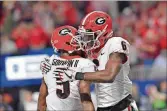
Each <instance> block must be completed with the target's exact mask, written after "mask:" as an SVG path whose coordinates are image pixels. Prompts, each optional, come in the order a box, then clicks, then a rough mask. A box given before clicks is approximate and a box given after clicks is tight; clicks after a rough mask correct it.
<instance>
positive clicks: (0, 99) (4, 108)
mask: <svg viewBox="0 0 167 111" xmlns="http://www.w3.org/2000/svg"><path fill="white" fill-rule="evenodd" d="M0 111H13V109H12V107H11V106H10V105H8V104H6V103H5V102H4V96H3V95H1V94H0Z"/></svg>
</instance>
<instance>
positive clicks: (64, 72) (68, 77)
mask: <svg viewBox="0 0 167 111" xmlns="http://www.w3.org/2000/svg"><path fill="white" fill-rule="evenodd" d="M64 73H65V74H66V76H67V77H68V78H70V79H72V75H71V76H69V75H68V74H67V73H66V72H64Z"/></svg>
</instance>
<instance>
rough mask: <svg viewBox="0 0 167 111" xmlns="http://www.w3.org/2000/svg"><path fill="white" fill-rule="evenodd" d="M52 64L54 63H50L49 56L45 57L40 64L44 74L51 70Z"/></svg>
mask: <svg viewBox="0 0 167 111" xmlns="http://www.w3.org/2000/svg"><path fill="white" fill-rule="evenodd" d="M51 66H52V65H51V64H50V63H49V57H46V58H44V60H43V61H41V64H40V70H41V71H42V74H47V73H48V72H49V71H50V70H51Z"/></svg>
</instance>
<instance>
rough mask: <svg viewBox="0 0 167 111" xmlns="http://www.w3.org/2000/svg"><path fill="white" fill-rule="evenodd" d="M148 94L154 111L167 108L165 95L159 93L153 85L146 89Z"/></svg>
mask: <svg viewBox="0 0 167 111" xmlns="http://www.w3.org/2000/svg"><path fill="white" fill-rule="evenodd" d="M148 94H149V98H150V101H151V102H152V105H153V109H154V110H162V109H166V108H167V106H166V96H167V95H166V94H164V93H161V92H159V91H158V90H157V87H156V86H155V85H151V86H149V87H148Z"/></svg>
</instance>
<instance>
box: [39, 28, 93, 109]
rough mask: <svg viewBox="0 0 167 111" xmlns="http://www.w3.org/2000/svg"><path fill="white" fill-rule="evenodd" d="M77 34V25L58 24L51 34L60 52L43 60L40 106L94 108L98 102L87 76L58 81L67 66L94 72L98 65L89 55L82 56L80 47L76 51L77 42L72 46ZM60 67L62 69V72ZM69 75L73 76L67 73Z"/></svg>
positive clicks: (42, 107) (49, 107) (78, 70)
mask: <svg viewBox="0 0 167 111" xmlns="http://www.w3.org/2000/svg"><path fill="white" fill-rule="evenodd" d="M75 34H77V29H75V28H74V27H72V26H61V27H59V28H56V29H55V31H54V32H53V34H52V37H51V43H52V46H53V48H54V50H55V51H56V52H59V55H60V56H57V55H55V54H53V55H52V56H51V57H50V58H45V60H44V61H45V62H42V63H41V69H44V70H43V71H42V72H43V80H42V84H41V86H40V94H39V98H38V110H40V111H44V110H50V111H53V110H54V111H55V110H56V111H57V110H63V111H64V110H68V111H81V110H85V111H88V110H90V111H93V110H94V106H93V103H92V100H91V97H90V87H89V85H90V83H89V82H86V81H83V80H81V81H80V80H76V81H73V82H68V81H65V82H62V83H56V81H59V80H61V78H57V77H59V76H58V75H60V74H61V73H66V72H68V71H67V69H64V68H63V67H68V68H70V71H72V70H73V71H75V72H83V73H84V72H94V70H95V65H94V63H93V62H92V61H90V60H89V59H85V58H82V57H81V56H80V55H81V54H82V53H81V52H80V51H74V50H75V48H76V46H75V47H74V46H71V45H70V42H71V39H72V38H73V37H74V36H75ZM59 67H61V71H63V70H64V72H61V73H60V72H59V70H60V69H59ZM67 77H68V78H71V77H70V76H68V75H67Z"/></svg>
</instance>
